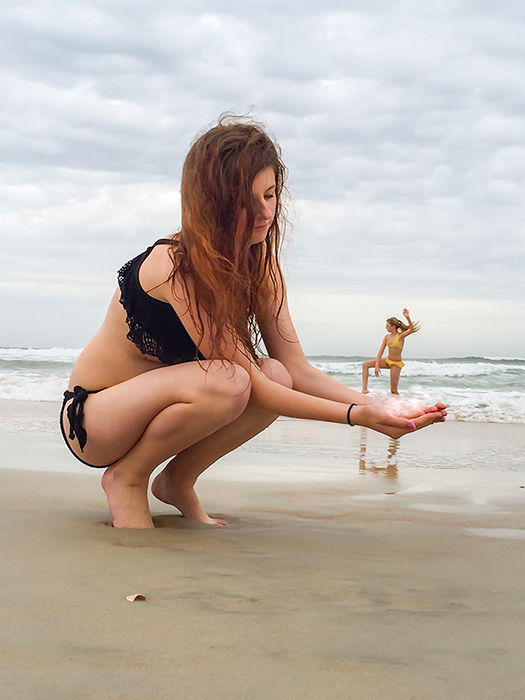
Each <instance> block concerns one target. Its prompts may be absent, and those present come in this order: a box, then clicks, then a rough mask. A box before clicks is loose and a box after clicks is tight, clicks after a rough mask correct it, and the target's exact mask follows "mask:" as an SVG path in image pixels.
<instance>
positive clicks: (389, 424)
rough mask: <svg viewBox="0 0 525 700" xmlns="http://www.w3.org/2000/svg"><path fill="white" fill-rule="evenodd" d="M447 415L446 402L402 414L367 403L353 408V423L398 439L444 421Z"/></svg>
mask: <svg viewBox="0 0 525 700" xmlns="http://www.w3.org/2000/svg"><path fill="white" fill-rule="evenodd" d="M446 415H447V406H446V405H445V404H444V403H437V404H435V405H434V406H428V407H427V408H421V409H416V410H413V409H409V410H408V411H407V412H404V413H403V415H402V416H400V415H397V414H395V413H392V412H391V411H387V410H385V409H384V408H382V407H381V406H377V405H374V404H365V405H361V406H354V407H353V408H352V424H353V425H362V426H364V427H365V428H370V429H371V430H376V431H377V432H378V433H383V434H384V435H388V436H389V437H392V438H396V439H397V438H400V437H403V435H406V434H407V433H413V432H414V431H415V430H419V429H420V428H425V427H426V426H427V425H433V424H434V423H443V421H444V420H445V416H446Z"/></svg>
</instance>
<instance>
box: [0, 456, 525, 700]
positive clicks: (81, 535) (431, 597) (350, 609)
mask: <svg viewBox="0 0 525 700" xmlns="http://www.w3.org/2000/svg"><path fill="white" fill-rule="evenodd" d="M1 476H2V483H3V489H2V495H1V497H0V498H1V504H2V508H1V509H0V522H1V525H2V533H3V539H4V548H3V552H2V557H3V568H4V571H5V572H6V576H5V579H4V586H3V595H2V601H1V603H0V605H1V606H2V619H3V625H2V628H1V631H0V638H1V640H2V646H3V657H4V666H5V671H4V684H3V685H4V688H5V691H4V692H5V693H6V697H9V698H10V699H11V698H12V699H13V700H17V699H18V698H20V700H22V699H23V698H24V699H25V698H48V697H53V698H57V700H62V699H63V700H66V698H67V699H69V698H71V697H75V698H79V700H88V699H93V700H94V699H95V698H101V697H103V698H105V699H106V700H129V698H135V697H152V698H158V699H159V700H164V699H165V700H168V699H169V700H171V698H174V697H176V698H188V700H189V699H190V698H191V699H192V698H197V697H198V698H200V699H202V700H212V699H213V700H216V699H217V698H229V699H230V698H231V699H232V700H246V698H250V700H274V699H275V700H282V698H291V699H294V700H295V699H296V698H297V699H299V698H301V700H303V699H304V700H314V699H315V700H318V699H319V698H326V699H327V700H346V699H347V698H359V700H369V699H370V700H372V698H374V699H375V698H378V697H388V698H389V700H406V699H407V698H409V697H415V698H418V700H419V699H422V700H435V699H436V698H440V697H457V698H461V699H462V700H474V699H475V700H494V698H498V700H518V699H521V698H522V697H523V696H524V694H525V681H524V680H523V673H522V666H523V655H524V654H525V638H524V636H523V626H524V624H525V603H524V597H523V580H524V579H525V556H524V554H525V527H524V526H525V522H524V518H523V503H524V499H525V490H523V489H519V497H518V498H500V496H497V495H494V494H492V495H491V497H490V498H489V499H488V500H486V501H485V502H483V503H482V502H476V499H474V501H473V507H471V508H465V507H464V504H463V505H462V498H461V497H459V498H458V494H457V492H455V491H454V489H449V490H447V489H445V490H442V491H439V490H433V489H431V490H429V491H423V490H421V488H414V487H408V488H407V490H406V491H405V492H402V493H399V494H398V495H397V496H396V495H392V494H388V493H384V491H385V489H384V488H383V492H382V493H378V492H377V491H376V492H374V490H373V489H372V493H364V492H363V491H362V489H361V486H359V489H357V484H362V483H363V481H362V480H360V479H359V478H357V479H354V480H353V483H354V486H355V489H356V490H353V491H352V490H349V488H348V484H346V485H345V484H336V483H335V482H334V483H333V484H330V485H328V486H324V487H321V486H320V485H319V484H318V483H314V482H312V483H306V482H302V483H298V482H294V483H286V484H285V483H282V482H279V483H278V482H271V483H270V482H267V481H266V482H259V483H257V482H248V481H245V482H234V481H219V480H217V479H208V480H203V482H202V486H201V488H200V489H199V493H200V495H201V496H202V498H203V502H204V504H205V506H206V507H207V508H208V509H209V511H210V512H211V513H212V514H214V515H222V516H224V517H226V518H227V519H228V520H229V522H230V524H229V526H228V527H224V528H216V527H209V526H206V525H200V524H196V523H189V522H187V521H185V520H184V519H183V518H181V517H179V516H178V515H177V514H176V513H175V511H174V509H172V508H170V507H169V506H167V505H165V504H162V503H160V502H158V501H155V504H154V508H153V510H154V513H155V516H154V520H155V524H156V526H157V527H156V529H154V530H115V529H113V528H111V527H109V525H108V518H107V513H106V510H105V502H104V499H103V494H102V492H101V491H100V487H99V483H98V479H94V478H93V477H91V476H89V474H86V473H84V474H81V473H79V474H72V473H57V472H54V473H53V472H43V471H38V472H37V471H33V472H29V471H22V470H15V469H8V470H2V473H1ZM367 476H368V475H367ZM367 476H366V477H365V482H366V481H367ZM368 483H370V484H383V486H384V484H389V481H388V480H387V479H383V478H382V477H380V478H379V479H378V478H376V476H373V477H372V479H368ZM365 495H366V496H370V497H366V498H365V497H363V496H365ZM488 495H489V493H488V492H487V496H488ZM396 500H397V503H396ZM421 506H424V507H421ZM429 506H432V507H431V508H430V507H429ZM133 593H143V594H145V595H146V596H147V600H146V601H137V602H135V603H130V602H128V601H127V600H126V596H127V595H130V594H133Z"/></svg>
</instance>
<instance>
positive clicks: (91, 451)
mask: <svg viewBox="0 0 525 700" xmlns="http://www.w3.org/2000/svg"><path fill="white" fill-rule="evenodd" d="M203 364H204V365H205V367H206V368H207V371H204V369H203V368H202V367H201V366H199V364H198V363H196V362H192V363H187V364H184V365H175V366H173V367H162V368H158V369H154V370H151V371H149V372H145V373H144V374H141V375H139V376H138V377H134V378H133V379H130V380H128V381H126V382H122V383H121V384H117V385H115V386H114V387H110V388H109V389H104V390H103V391H100V392H98V393H96V394H92V395H90V397H89V398H88V400H87V401H86V403H85V406H84V425H85V428H86V431H87V434H88V442H87V444H86V448H85V451H84V453H83V455H82V456H83V457H84V458H85V459H86V461H89V462H90V463H92V464H104V463H105V464H111V466H110V467H108V468H107V469H106V471H105V472H104V475H103V477H102V487H103V489H104V491H105V493H106V496H107V499H108V504H109V509H110V512H111V516H112V522H113V525H114V526H115V527H134V528H146V527H152V526H153V523H152V520H151V516H150V513H149V507H148V500H147V486H148V480H149V476H150V474H151V473H152V471H153V470H154V469H155V467H157V466H158V465H159V464H161V463H162V462H163V461H164V460H166V459H168V458H169V457H171V456H173V455H174V454H177V453H179V452H181V451H182V450H184V449H186V448H187V447H189V446H190V445H192V444H194V443H196V442H198V441H199V440H202V439H203V438H204V437H206V436H208V435H210V434H211V433H214V432H215V431H216V430H218V429H220V428H222V427H223V426H224V425H227V424H228V423H231V422H232V421H234V420H236V419H237V418H238V417H239V416H240V415H241V413H242V412H243V411H244V409H245V408H246V405H247V403H248V400H249V395H250V381H249V375H248V373H247V372H246V371H245V370H244V369H243V368H242V367H239V366H235V365H225V364H223V363H221V362H215V361H208V362H205V363H203ZM65 428H66V434H67V432H68V426H67V424H66V425H65ZM70 444H71V446H72V449H73V450H74V451H75V452H76V453H78V445H77V442H76V440H74V441H70Z"/></svg>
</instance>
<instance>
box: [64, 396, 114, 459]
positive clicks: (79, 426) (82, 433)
mask: <svg viewBox="0 0 525 700" xmlns="http://www.w3.org/2000/svg"><path fill="white" fill-rule="evenodd" d="M97 391H99V390H97ZM97 391H88V390H87V389H84V387H82V386H76V387H74V388H73V391H64V401H63V402H62V409H61V410H60V430H61V432H62V437H63V438H64V442H65V443H66V445H67V446H68V448H69V451H70V452H71V454H72V455H73V457H76V458H77V459H78V461H79V462H82V464H85V465H86V466H88V467H94V468H95V469H105V468H106V467H109V466H110V465H109V464H102V465H99V464H90V463H89V462H86V461H85V460H83V459H82V458H81V457H79V456H78V455H77V454H76V453H75V451H74V450H73V448H72V447H71V444H70V443H69V441H68V439H67V437H66V431H65V430H64V408H65V407H66V403H67V402H68V401H69V399H73V401H71V403H70V404H69V406H68V408H67V417H68V419H69V439H70V440H73V439H74V438H77V440H78V444H79V445H80V451H81V452H84V447H85V445H86V442H87V433H86V429H85V428H84V404H85V403H86V399H87V397H88V396H89V395H90V394H96V393H97Z"/></svg>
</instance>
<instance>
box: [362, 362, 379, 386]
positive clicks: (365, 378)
mask: <svg viewBox="0 0 525 700" xmlns="http://www.w3.org/2000/svg"><path fill="white" fill-rule="evenodd" d="M375 364H376V361H375V360H367V361H366V362H363V365H362V367H363V387H362V389H361V393H362V394H368V370H369V369H371V368H372V367H374V366H375Z"/></svg>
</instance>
